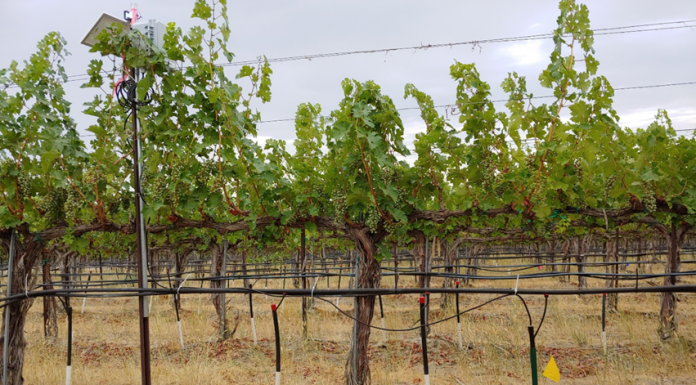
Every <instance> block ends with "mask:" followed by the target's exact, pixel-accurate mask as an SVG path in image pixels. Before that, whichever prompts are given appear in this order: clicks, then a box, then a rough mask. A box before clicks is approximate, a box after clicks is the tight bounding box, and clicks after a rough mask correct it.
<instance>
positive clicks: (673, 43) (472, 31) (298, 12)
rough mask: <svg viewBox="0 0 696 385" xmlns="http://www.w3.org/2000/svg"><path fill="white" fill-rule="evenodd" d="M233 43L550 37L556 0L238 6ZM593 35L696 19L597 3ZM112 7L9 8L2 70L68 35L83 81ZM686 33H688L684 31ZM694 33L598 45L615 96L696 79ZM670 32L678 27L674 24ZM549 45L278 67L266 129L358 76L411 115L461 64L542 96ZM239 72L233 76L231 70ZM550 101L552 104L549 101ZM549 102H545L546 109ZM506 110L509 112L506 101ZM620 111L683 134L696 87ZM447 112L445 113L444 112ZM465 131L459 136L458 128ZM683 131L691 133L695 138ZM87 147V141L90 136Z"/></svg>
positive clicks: (279, 133) (286, 135) (71, 93)
mask: <svg viewBox="0 0 696 385" xmlns="http://www.w3.org/2000/svg"><path fill="white" fill-rule="evenodd" d="M193 3H194V1H193V0H141V1H139V2H138V7H139V9H140V12H141V14H142V15H143V19H144V20H146V19H153V18H154V19H157V20H158V21H161V22H163V23H165V24H166V23H168V22H175V23H176V24H177V25H178V26H180V27H181V28H182V29H183V30H184V31H186V30H187V29H188V28H189V27H190V26H191V25H193V21H192V19H191V18H190V15H191V9H192V7H193ZM229 3H230V4H229V17H230V22H231V29H232V37H231V39H230V47H229V48H230V50H231V51H233V52H234V53H235V54H236V60H249V59H255V58H256V57H258V56H259V55H266V56H267V57H268V58H276V57H283V56H296V55H311V54H321V53H329V52H341V51H352V50H370V49H382V48H394V47H403V46H418V45H427V44H439V43H456V42H464V41H472V40H484V39H490V38H502V37H515V36H524V35H533V34H540V33H548V32H551V31H552V30H553V28H554V27H555V25H556V24H555V23H556V17H557V15H558V2H557V1H554V0H533V1H532V0H505V1H503V0H498V1H461V0H459V1H456V0H451V1H436V0H430V1H425V0H417V1H416V0H390V1H386V0H381V1H380V0H372V1H364V0H350V1H343V0H340V1H339V0H332V1H326V0H313V1H312V0H306V1H287V0H285V1H280V0H275V1H259V0H257V1H233V0H229ZM585 4H587V5H588V7H589V9H590V19H591V21H592V27H593V28H608V27H621V26H630V25H636V24H646V23H660V22H673V21H680V20H695V19H696V1H693V0H661V1H654V0H588V1H585ZM129 5H130V3H129V2H126V1H114V0H108V1H107V0H90V1H84V0H83V1H77V0H61V1H57V0H56V1H49V0H21V1H20V0H0V14H2V15H3V16H4V17H3V19H4V20H3V22H2V23H0V36H2V38H1V39H0V52H2V55H0V67H7V66H8V65H9V63H10V62H11V61H12V60H17V61H22V60H25V59H27V58H28V57H29V55H31V53H32V52H33V51H34V49H35V45H36V43H37V42H38V40H40V39H41V38H42V37H43V36H44V35H45V34H46V33H48V32H50V31H59V32H60V33H61V34H62V35H63V36H64V37H65V38H66V39H67V41H68V47H67V48H68V50H69V51H70V52H71V53H72V56H70V57H69V58H68V60H67V64H66V68H67V72H68V75H77V74H82V73H84V72H85V70H86V68H87V64H88V62H89V60H90V59H93V58H97V57H98V56H97V55H96V54H90V53H89V52H88V48H87V47H84V46H82V45H80V41H82V38H83V37H84V36H85V34H86V33H87V32H88V31H89V30H90V28H91V27H92V25H93V24H94V23H95V22H96V20H97V19H98V18H99V16H100V15H101V14H102V13H109V14H111V15H113V16H117V17H121V16H122V14H123V10H124V9H126V8H127V7H129ZM683 25H684V24H682V25H681V26H683ZM688 25H693V26H694V27H689V28H679V29H671V30H661V31H652V32H642V33H626V34H616V35H609V36H597V38H596V42H595V49H596V50H597V53H596V57H597V59H598V60H599V62H600V67H599V72H600V73H601V74H603V75H605V76H607V77H608V78H609V80H610V82H611V83H612V85H613V86H614V87H617V88H618V87H632V86H644V85H657V84H670V83H682V82H695V81H696V22H691V23H688ZM671 26H672V27H673V26H675V25H671ZM551 45H552V42H551V41H550V40H531V41H523V42H513V43H496V44H481V45H480V46H477V47H474V48H473V49H472V46H471V45H463V46H455V47H452V48H449V47H448V48H437V49H429V50H418V51H411V50H409V51H399V52H389V53H387V54H385V53H375V54H363V55H351V56H344V57H336V58H315V59H313V60H301V61H291V62H284V63H275V64H272V68H273V71H274V74H273V77H272V81H273V85H272V88H271V89H272V92H273V98H272V101H271V102H270V103H268V104H266V105H260V104H258V109H259V110H260V111H261V113H262V119H263V120H276V119H284V118H292V117H294V113H295V109H296V107H297V105H298V104H299V103H303V102H312V103H320V104H321V105H322V109H323V111H324V113H326V114H328V113H329V112H330V111H331V110H332V109H334V108H336V107H337V105H338V102H339V101H340V99H341V97H342V91H341V87H340V82H341V80H342V79H344V78H346V77H349V78H354V79H357V80H360V81H365V80H374V81H376V82H377V83H378V84H380V85H381V86H382V90H383V92H384V93H385V94H387V95H390V96H391V97H392V99H394V101H395V104H396V105H397V107H400V108H401V107H413V106H414V105H415V103H414V102H413V101H412V100H404V99H403V93H404V85H405V84H407V83H413V84H415V85H416V86H417V87H418V88H419V89H421V90H422V91H425V92H426V93H429V94H430V95H431V96H432V97H433V99H434V101H435V103H436V104H450V103H453V102H454V101H455V87H456V84H455V83H454V81H452V80H451V78H450V76H449V66H450V65H451V64H452V63H453V62H454V61H455V60H457V61H460V62H464V63H471V62H474V63H476V65H477V67H478V69H479V72H480V73H481V75H482V78H483V79H484V80H486V81H488V82H489V83H490V84H491V85H492V88H493V96H494V99H500V98H505V94H504V93H503V92H502V90H501V89H500V87H499V86H500V83H501V81H502V80H503V79H504V78H505V77H506V76H507V73H508V72H512V71H517V72H518V73H519V74H520V75H525V76H527V79H528V85H529V88H530V90H532V91H534V93H535V95H548V94H549V91H548V90H544V89H542V88H541V87H539V85H538V81H537V78H538V75H539V73H540V72H541V70H542V69H543V68H544V67H545V66H546V65H547V63H548V57H549V54H550V52H551V49H552V47H551ZM236 70H237V69H236V68H234V67H233V68H230V69H229V71H230V73H232V72H233V71H236ZM80 83H81V82H70V83H67V84H66V85H65V87H66V90H67V95H68V99H69V100H70V101H72V102H73V103H74V104H73V115H74V116H75V119H76V120H77V122H78V126H79V129H80V131H81V132H84V129H85V128H86V127H87V125H88V124H89V122H90V120H89V119H88V118H87V117H85V116H83V115H82V113H81V111H82V109H83V107H82V103H84V102H85V101H87V100H89V99H91V97H92V94H91V93H92V92H93V91H91V90H83V89H80ZM541 101H543V100H541ZM541 101H539V102H538V103H540V102H541ZM498 106H499V107H500V108H502V107H503V104H502V103H498ZM615 108H616V109H617V111H618V112H619V115H620V116H621V121H620V124H621V125H622V126H627V127H631V128H637V127H644V126H646V125H647V124H649V123H650V121H651V119H652V117H653V116H654V115H655V113H656V111H657V109H658V108H664V109H667V110H668V112H669V113H670V115H671V117H672V119H673V122H674V125H675V128H677V129H694V128H696V84H692V85H683V86H673V87H664V88H648V89H637V90H623V91H617V92H616V97H615ZM442 113H444V109H442ZM402 117H403V120H404V124H405V126H406V140H407V145H408V146H409V147H411V142H412V140H413V138H414V135H415V133H416V132H419V131H422V130H423V129H424V126H423V124H422V122H421V121H420V118H419V116H418V111H414V110H411V111H404V112H403V114H402ZM453 123H455V127H456V122H453ZM684 134H688V135H690V132H685V133H684ZM269 137H272V138H277V139H285V140H288V141H292V139H293V138H294V125H293V123H292V122H275V123H263V124H260V125H259V139H261V140H264V139H265V138H269ZM86 139H87V141H89V140H88V139H89V138H86Z"/></svg>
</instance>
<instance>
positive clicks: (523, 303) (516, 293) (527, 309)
mask: <svg viewBox="0 0 696 385" xmlns="http://www.w3.org/2000/svg"><path fill="white" fill-rule="evenodd" d="M518 292H519V290H518V289H517V288H515V297H517V298H519V299H520V301H522V305H524V310H526V311H527V317H529V325H530V326H531V325H532V313H530V312H529V308H528V307H527V301H525V300H524V298H522V296H521V295H519V294H518Z"/></svg>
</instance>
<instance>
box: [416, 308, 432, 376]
mask: <svg viewBox="0 0 696 385" xmlns="http://www.w3.org/2000/svg"><path fill="white" fill-rule="evenodd" d="M419 302H420V334H421V348H422V349H423V383H424V384H425V385H430V370H429V369H428V337H427V333H426V331H425V322H426V318H425V317H426V314H427V312H426V311H425V308H426V306H428V304H426V302H425V297H420V299H419Z"/></svg>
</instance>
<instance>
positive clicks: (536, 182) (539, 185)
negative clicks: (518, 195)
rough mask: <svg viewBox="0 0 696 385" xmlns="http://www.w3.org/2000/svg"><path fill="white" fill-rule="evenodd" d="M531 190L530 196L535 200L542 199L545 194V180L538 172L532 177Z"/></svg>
mask: <svg viewBox="0 0 696 385" xmlns="http://www.w3.org/2000/svg"><path fill="white" fill-rule="evenodd" d="M532 189H533V190H534V194H533V195H532V196H533V197H534V198H536V199H544V197H545V194H546V178H545V177H544V175H542V174H541V173H540V172H537V173H535V174H534V176H533V177H532Z"/></svg>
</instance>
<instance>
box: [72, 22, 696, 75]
mask: <svg viewBox="0 0 696 385" xmlns="http://www.w3.org/2000/svg"><path fill="white" fill-rule="evenodd" d="M695 22H696V19H692V20H679V21H670V22H663V23H648V24H635V25H626V26H620V27H608V28H597V29H594V30H593V31H594V35H595V36H605V35H616V34H627V33H641V32H654V31H664V30H672V29H683V28H694V27H696V24H694V25H692V24H688V23H695ZM553 36H554V35H553V33H542V34H536V35H525V36H513V37H503V38H495V39H483V40H469V41H462V42H454V43H438V44H426V45H423V44H421V45H417V46H408V47H394V48H379V49H369V50H356V51H342V52H329V53H319V54H308V55H293V56H285V57H277V58H270V59H267V60H268V62H269V63H282V62H289V61H298V60H309V61H311V60H313V59H321V58H331V57H341V56H350V55H364V54H374V53H385V54H387V53H389V52H397V51H419V50H420V51H426V50H429V49H435V48H447V47H450V48H451V47H457V46H465V45H471V46H472V47H476V46H480V45H481V44H494V43H509V42H519V41H531V40H543V39H551V38H553ZM258 63H259V59H258V58H257V59H255V60H242V61H236V62H232V63H223V64H219V65H220V66H222V67H235V66H244V65H254V64H258ZM88 79H89V76H88V75H87V74H86V73H85V74H76V75H70V76H68V79H67V80H66V81H65V83H69V82H75V81H86V80H88Z"/></svg>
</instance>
